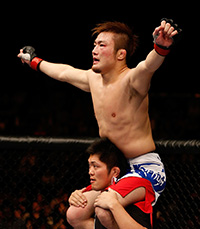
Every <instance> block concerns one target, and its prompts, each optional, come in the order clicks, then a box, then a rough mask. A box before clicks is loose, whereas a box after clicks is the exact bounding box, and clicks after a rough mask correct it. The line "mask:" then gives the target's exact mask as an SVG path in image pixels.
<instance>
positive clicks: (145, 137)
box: [89, 70, 155, 158]
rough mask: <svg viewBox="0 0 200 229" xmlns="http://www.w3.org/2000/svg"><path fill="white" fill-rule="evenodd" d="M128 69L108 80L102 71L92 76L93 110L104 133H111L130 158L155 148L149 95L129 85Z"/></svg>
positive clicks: (102, 133)
mask: <svg viewBox="0 0 200 229" xmlns="http://www.w3.org/2000/svg"><path fill="white" fill-rule="evenodd" d="M133 71H134V70H129V71H127V72H126V73H125V74H122V75H121V76H119V77H118V78H117V80H116V81H115V82H113V83H110V84H105V83H104V81H103V78H102V76H101V75H100V74H96V73H93V72H91V74H90V76H89V84H90V91H91V95H92V100H93V105H94V112H95V116H96V119H97V122H98V126H99V134H100V136H101V137H108V138H109V139H110V140H111V141H112V142H113V143H114V144H115V145H116V146H117V147H118V148H119V149H120V150H121V151H122V152H123V153H124V155H125V156H126V157H127V158H133V157H137V156H139V155H142V154H145V153H148V152H150V151H153V150H155V144H154V141H153V138H152V133H151V127H150V121H149V115H148V95H146V96H145V97H142V96H141V95H139V94H138V93H137V92H136V91H134V89H133V88H131V87H130V83H129V74H132V73H133Z"/></svg>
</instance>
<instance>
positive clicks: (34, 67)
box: [30, 57, 43, 71]
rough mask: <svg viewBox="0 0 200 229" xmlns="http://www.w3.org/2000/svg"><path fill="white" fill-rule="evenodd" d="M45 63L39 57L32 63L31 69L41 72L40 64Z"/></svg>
mask: <svg viewBox="0 0 200 229" xmlns="http://www.w3.org/2000/svg"><path fill="white" fill-rule="evenodd" d="M42 61H43V59H41V58H38V57H34V58H33V59H32V61H31V64H30V67H31V68H32V69H33V70H35V71H38V70H39V65H40V63H41V62H42Z"/></svg>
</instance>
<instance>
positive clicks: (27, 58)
mask: <svg viewBox="0 0 200 229" xmlns="http://www.w3.org/2000/svg"><path fill="white" fill-rule="evenodd" d="M17 56H18V57H19V58H21V61H22V63H27V64H28V65H30V62H31V61H32V59H33V58H34V57H36V53H35V49H34V48H33V47H32V46H25V47H24V48H22V49H20V53H19V54H18V55H17Z"/></svg>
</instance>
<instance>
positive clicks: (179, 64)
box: [0, 1, 200, 139]
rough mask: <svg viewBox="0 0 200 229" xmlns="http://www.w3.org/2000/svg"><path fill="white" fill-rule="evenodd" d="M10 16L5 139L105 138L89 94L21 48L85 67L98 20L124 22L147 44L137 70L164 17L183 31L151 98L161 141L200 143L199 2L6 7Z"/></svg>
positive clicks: (0, 89)
mask: <svg viewBox="0 0 200 229" xmlns="http://www.w3.org/2000/svg"><path fill="white" fill-rule="evenodd" d="M4 9H5V11H6V15H7V18H5V16H1V17H3V18H2V38H3V42H2V53H3V55H2V65H1V66H2V69H1V78H0V135H17V136H18V135H46V136H90V137H95V136H98V127H97V123H96V120H95V118H94V112H93V107H92V102H91V97H90V94H89V93H85V92H82V91H80V90H79V89H77V88H75V87H73V86H71V85H68V84H67V83H61V82H58V81H56V80H53V79H50V78H49V77H47V76H46V75H44V74H43V73H38V72H35V71H33V70H32V69H30V68H28V66H23V64H22V63H21V61H20V60H19V59H18V58H17V57H16V56H17V54H18V52H19V49H20V48H22V47H23V46H25V45H32V46H33V47H35V49H36V53H37V55H38V56H39V57H41V58H43V59H45V60H47V61H50V62H55V63H66V64H69V65H72V66H74V67H76V68H80V69H89V68H90V67H91V64H92V55H91V51H92V47H93V38H92V37H91V29H92V28H93V27H94V26H95V25H96V23H99V22H103V21H107V20H117V21H122V22H125V23H127V24H128V25H129V26H131V27H132V28H133V30H134V32H135V33H136V34H137V35H139V38H140V43H139V47H138V49H137V51H136V53H135V55H134V56H133V57H132V60H131V62H130V64H129V67H135V66H136V65H137V64H138V63H139V62H140V61H142V60H144V59H145V58H146V55H147V54H148V53H149V52H150V51H151V49H152V47H153V43H152V40H153V39H152V32H153V30H154V28H155V27H156V26H158V25H159V23H160V19H161V18H163V17H167V18H173V19H174V21H175V22H176V23H177V24H179V26H180V27H181V28H182V29H183V33H182V39H181V40H180V41H179V43H178V44H176V45H175V46H174V47H173V48H172V51H171V53H170V54H169V56H168V57H167V58H166V60H165V62H164V64H163V65H162V67H161V68H160V69H159V70H158V71H157V72H156V73H155V75H154V77H153V79H152V84H151V89H150V92H149V95H150V118H151V120H152V128H153V134H154V138H156V139H165V138H171V139H174V138H175V139H191V138H199V136H200V134H199V133H200V131H198V130H199V125H200V124H199V123H200V122H198V119H199V115H200V106H199V105H200V88H199V82H198V76H199V73H198V71H197V68H198V67H197V66H198V64H197V63H196V64H195V62H196V61H198V60H197V58H198V52H197V47H198V39H197V38H196V35H195V31H196V29H197V28H198V27H197V14H196V13H195V10H197V8H196V7H195V5H194V4H192V2H190V4H188V3H181V5H180V4H178V3H176V4H175V3H173V4H172V3H169V2H167V3H159V4H156V2H148V3H146V2H145V3H144V2H138V1H137V2H135V1H133V2H132V4H131V5H130V2H129V1H123V2H121V3H116V2H112V1H111V2H109V4H108V3H106V2H104V3H103V2H94V3H86V2H80V3H79V2H78V3H77V2H74V3H72V2H70V3H69V2H67V1H61V2H59V1H56V3H55V2H53V3H49V2H45V1H42V2H40V4H38V3H34V2H21V3H18V2H16V3H12V6H11V5H9V3H6V6H5V7H4Z"/></svg>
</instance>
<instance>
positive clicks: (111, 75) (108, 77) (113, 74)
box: [102, 65, 129, 84]
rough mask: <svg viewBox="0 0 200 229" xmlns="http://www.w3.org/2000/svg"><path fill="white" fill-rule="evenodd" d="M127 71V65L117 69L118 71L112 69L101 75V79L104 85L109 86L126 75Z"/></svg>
mask: <svg viewBox="0 0 200 229" xmlns="http://www.w3.org/2000/svg"><path fill="white" fill-rule="evenodd" d="M128 70H129V68H128V67H127V65H124V66H123V67H121V68H119V69H117V68H116V69H113V70H112V71H109V72H107V73H105V74H102V78H103V81H104V83H105V84H110V83H114V82H115V81H117V80H118V79H119V77H120V76H121V75H122V74H124V73H126V72H127V71H128Z"/></svg>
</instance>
